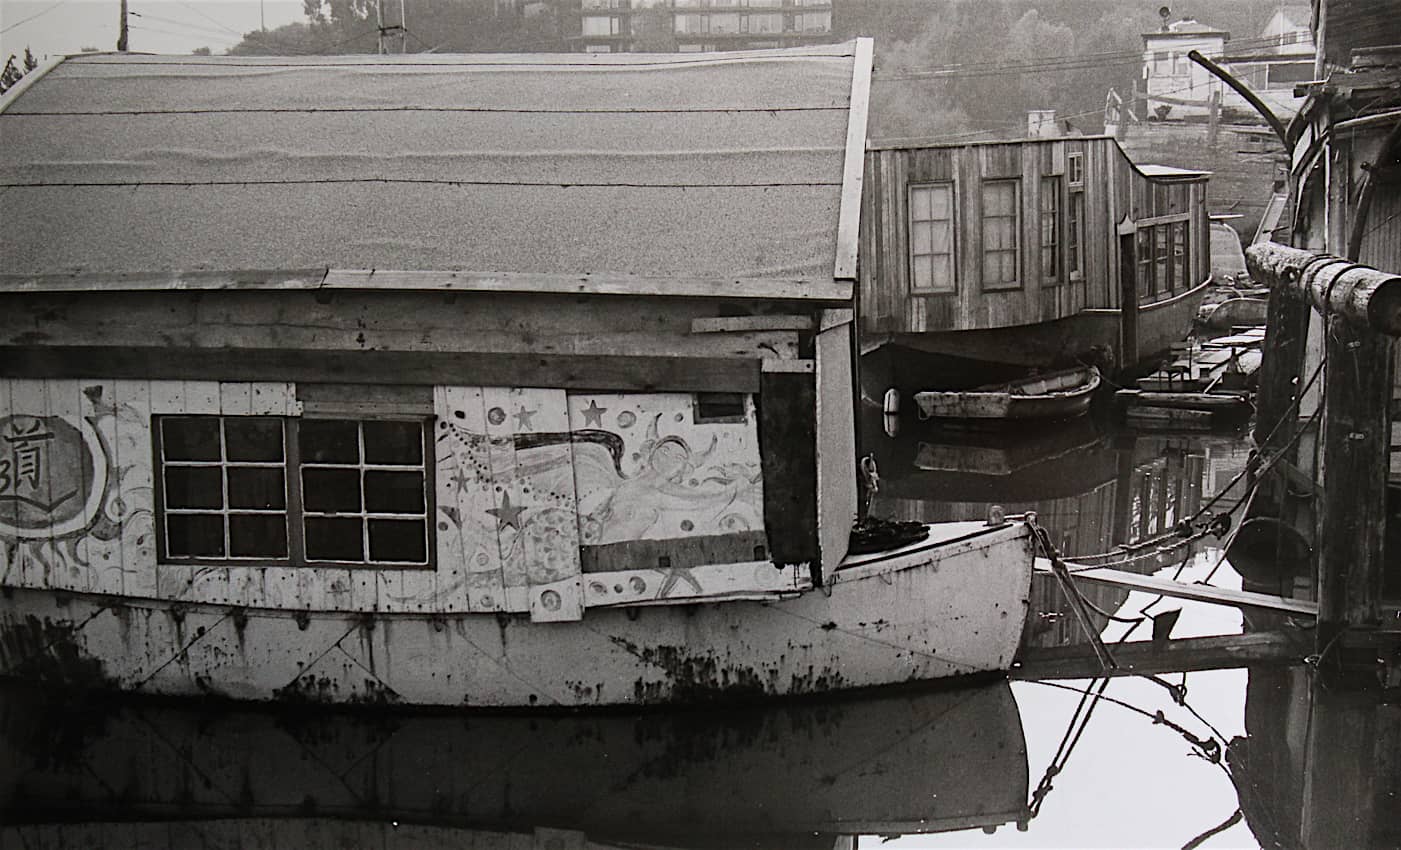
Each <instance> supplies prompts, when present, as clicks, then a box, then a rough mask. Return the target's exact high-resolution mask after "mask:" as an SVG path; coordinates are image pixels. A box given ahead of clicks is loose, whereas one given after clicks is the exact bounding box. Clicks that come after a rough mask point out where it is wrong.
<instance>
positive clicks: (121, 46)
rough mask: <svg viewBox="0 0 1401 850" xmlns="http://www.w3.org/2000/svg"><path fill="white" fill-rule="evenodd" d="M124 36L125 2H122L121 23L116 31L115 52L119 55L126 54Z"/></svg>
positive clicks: (125, 32) (124, 0)
mask: <svg viewBox="0 0 1401 850" xmlns="http://www.w3.org/2000/svg"><path fill="white" fill-rule="evenodd" d="M126 35H127V29H126V0H122V21H121V27H120V29H118V31H117V50H118V51H119V52H121V53H125V52H126Z"/></svg>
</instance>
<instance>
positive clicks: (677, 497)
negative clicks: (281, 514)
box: [0, 379, 806, 620]
mask: <svg viewBox="0 0 1401 850" xmlns="http://www.w3.org/2000/svg"><path fill="white" fill-rule="evenodd" d="M432 394H433V415H432V417H431V419H429V423H430V425H431V428H432V430H433V434H434V440H433V443H434V445H436V447H437V448H436V451H435V453H434V455H435V456H434V457H433V458H432V463H431V464H430V466H431V467H432V468H433V469H434V471H435V473H436V474H435V475H434V476H432V477H433V478H434V479H435V480H434V481H432V482H429V483H430V484H431V485H432V487H433V489H432V490H431V492H432V494H433V496H434V497H435V498H434V501H435V502H436V505H435V506H434V507H435V511H434V514H433V516H432V517H430V519H431V520H432V522H433V523H434V538H435V544H436V557H435V558H433V559H432V561H431V563H430V566H429V568H426V569H424V568H406V567H402V566H392V567H384V568H377V567H374V566H368V567H341V566H286V565H271V566H266V565H264V566H260V565H257V564H256V563H251V564H249V565H237V566H222V565H196V564H173V563H161V561H160V559H159V556H158V547H157V539H156V538H157V535H158V534H160V533H161V523H160V522H159V521H158V517H157V516H156V511H157V500H156V498H155V493H154V488H153V481H154V478H155V461H154V457H153V438H152V432H151V417H152V416H160V415H165V414H186V415H223V416H257V415H266V416H279V417H296V416H300V415H302V413H303V409H304V404H303V401H302V397H303V396H306V395H307V394H306V393H302V394H300V395H299V388H298V387H297V386H296V385H293V384H291V383H285V382H282V383H238V382H219V381H136V380H130V381H128V380H120V381H119V380H111V379H93V380H53V379H50V380H32V379H9V380H3V381H0V436H3V437H4V439H5V441H6V442H5V445H4V451H3V453H0V584H3V585H5V586H14V587H29V588H46V589H60V590H72V591H79V592H94V593H103V594H117V595H126V596H132V597H138V598H154V599H172V600H183V601H189V602H210V603H216V604H227V605H231V606H248V607H270V608H303V609H313V610H342V611H379V612H392V611H423V612H489V611H517V612H526V611H529V612H530V613H531V615H532V618H533V619H542V620H550V619H577V618H578V617H579V615H580V614H581V613H582V610H583V607H584V606H585V605H586V604H588V605H614V604H625V603H630V602H637V601H645V600H649V599H655V598H661V597H679V596H691V595H705V594H708V593H712V592H718V593H734V592H766V591H770V590H791V589H793V588H794V587H796V586H798V585H799V583H800V578H799V573H802V575H803V577H804V578H805V577H806V569H804V568H801V567H798V566H794V567H789V568H786V569H775V568H774V567H773V566H772V565H771V564H770V563H769V562H768V561H767V558H766V556H765V553H766V552H767V542H766V539H765V537H764V515H763V504H764V483H763V475H762V471H761V465H760V459H759V448H758V440H759V434H758V417H757V414H756V410H755V405H754V400H753V398H752V397H745V398H744V407H743V412H742V415H738V416H731V417H727V418H725V419H723V420H716V421H698V418H699V417H698V416H697V408H696V402H695V397H694V396H692V395H691V394H687V393H612V394H597V393H567V392H565V391H563V390H547V389H537V388H509V387H453V386H440V387H435V388H432ZM306 404H311V402H310V401H307V402H306ZM309 415H321V414H309ZM367 415H368V414H367ZM288 474H289V475H291V474H295V473H294V472H293V471H292V470H291V469H290V468H289V470H288ZM294 521H295V520H294ZM727 538H734V539H735V541H736V542H735V543H734V545H728V546H727V545H724V541H725V540H726V539H727ZM717 541H718V542H717ZM756 549H757V551H756ZM600 550H601V551H603V554H601V555H600V554H598V552H599V551H600ZM658 553H661V554H662V555H664V556H665V557H661V558H660V559H659V557H658ZM707 557H710V558H711V559H710V560H707ZM648 559H650V560H648ZM584 561H589V562H590V563H593V564H595V565H596V568H597V570H598V572H597V575H593V574H591V573H588V572H586V570H585V569H584V568H583V564H584ZM756 564H758V565H762V566H763V567H764V569H757V568H756ZM591 576H592V578H591ZM586 585H587V586H586Z"/></svg>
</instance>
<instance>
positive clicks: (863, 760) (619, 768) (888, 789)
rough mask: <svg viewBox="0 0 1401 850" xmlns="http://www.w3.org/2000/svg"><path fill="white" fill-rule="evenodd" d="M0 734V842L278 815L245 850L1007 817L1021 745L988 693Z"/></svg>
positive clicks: (3, 698)
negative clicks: (482, 833) (409, 828)
mask: <svg viewBox="0 0 1401 850" xmlns="http://www.w3.org/2000/svg"><path fill="white" fill-rule="evenodd" d="M0 736H3V737H2V738H0V754H3V755H4V758H3V759H2V760H0V761H3V764H4V765H5V766H4V767H0V811H3V812H4V813H5V817H4V818H3V820H4V821H5V822H6V823H7V824H11V826H10V827H9V830H8V831H9V832H10V834H11V835H12V836H13V835H15V834H18V835H20V836H25V837H30V836H33V835H42V834H46V833H45V831H44V829H35V828H32V827H31V828H24V827H18V826H15V825H16V824H24V823H27V824H44V823H46V822H50V823H51V822H56V821H72V820H138V821H139V820H146V819H151V820H154V819H161V820H165V819H184V820H189V821H203V822H205V823H203V824H201V825H200V826H201V828H202V829H209V828H210V826H211V824H210V822H213V821H215V820H217V819H224V818H242V819H255V818H267V819H272V818H278V819H282V820H284V821H285V824H284V825H282V826H275V825H270V824H268V823H267V822H263V825H262V826H261V827H260V829H271V830H273V831H274V832H275V833H276V834H277V835H279V836H283V837H286V838H288V841H287V842H284V841H281V840H279V841H277V842H268V843H265V844H262V845H260V846H278V847H292V846H295V847H302V846H308V845H306V844H303V843H300V842H292V841H291V839H292V838H294V837H297V836H299V835H300V833H299V832H298V830H299V829H303V828H304V827H303V826H301V825H300V824H302V823H304V821H303V819H314V818H330V819H341V818H345V819H352V820H361V821H364V822H366V825H367V827H370V831H371V833H372V834H377V833H373V829H374V827H373V823H374V822H380V823H382V822H384V821H391V820H393V821H401V822H404V823H406V824H414V823H416V824H433V825H438V826H440V827H445V828H447V827H456V828H457V829H451V830H449V832H450V833H456V834H457V839H456V841H455V842H452V843H453V845H454V846H465V845H464V844H462V841H461V836H462V831H463V830H464V829H465V828H468V827H470V828H474V829H482V828H485V829H493V830H524V831H527V832H529V831H530V830H531V829H533V828H538V827H547V828H554V829H569V830H578V831H582V832H586V833H587V834H588V835H589V836H590V837H591V838H592V839H594V840H606V839H612V840H626V841H635V842H644V843H656V844H672V845H693V846H699V845H702V844H710V845H714V844H716V843H718V842H719V840H722V839H723V840H724V841H725V842H726V843H730V842H737V841H741V840H742V839H743V838H745V837H751V838H754V837H761V836H773V837H777V836H789V837H794V838H801V837H803V836H811V835H812V833H827V834H829V835H830V834H831V833H859V832H878V833H900V832H933V831H940V830H947V829H962V828H967V827H971V826H980V825H988V826H992V825H998V824H1003V823H1007V822H1009V821H1015V820H1021V819H1024V818H1025V817H1026V813H1025V806H1026V799H1027V796H1026V795H1027V760H1026V748H1025V741H1024V738H1023V735H1022V728H1021V721H1020V718H1019V716H1018V713H1017V707H1016V703H1015V702H1014V701H1013V698H1012V693H1011V689H1010V687H1009V686H1008V685H1007V683H1006V682H1005V681H1003V682H997V683H994V684H992V685H988V686H982V687H977V688H960V689H948V688H942V689H932V690H930V689H925V690H923V691H921V692H906V693H900V694H886V695H882V696H880V697H878V698H861V699H844V700H831V701H826V702H820V703H817V702H802V703H786V704H776V705H769V706H766V707H763V708H761V709H755V708H745V709H725V710H714V709H713V710H709V711H681V712H646V713H641V714H619V713H609V714H597V713H595V714H586V715H580V714H573V715H557V716H533V717H525V716H520V715H516V716H483V715H476V716H473V717H470V718H467V717H462V716H460V715H454V714H444V713H432V714H426V713H421V712H420V713H416V714H393V713H384V712H344V711H339V712H338V711H330V712H327V711H319V712H314V713H312V712H300V711H292V712H289V711H287V710H267V709H253V710H240V711H231V710H227V707H224V706H218V707H214V708H211V709H203V710H191V709H190V708H189V707H188V706H183V705H177V704H175V703H171V702H162V703H153V702H152V701H149V700H126V701H117V702H115V703H114V704H111V705H102V706H100V707H98V706H93V707H91V708H87V709H84V708H82V707H81V706H80V705H79V704H75V703H73V702H72V701H64V700H63V699H62V695H61V694H51V693H45V692H40V691H35V690H31V689H23V690H20V689H14V688H7V689H5V690H0ZM113 789H120V793H114V791H113ZM321 822H322V823H328V824H329V823H334V821H330V820H328V821H321ZM342 826H343V827H345V825H344V824H343V825H342ZM347 828H348V827H347ZM46 829H49V830H56V829H59V828H58V827H52V826H50V827H47V828H46ZM284 829H285V830H287V831H286V832H285V833H284V832H281V830H284ZM116 831H117V830H116V829H115V828H114V832H116ZM216 832H217V829H216ZM352 834H353V833H352ZM4 835H6V832H5V831H0V836H4ZM334 835H336V832H334V831H332V832H330V833H329V834H328V837H330V836H334ZM0 843H7V842H6V841H5V840H4V839H3V838H0ZM774 843H775V842H773V841H769V842H766V843H765V846H772V845H773V844H774ZM831 843H832V842H831V840H830V839H829V840H828V841H827V842H826V846H827V847H830V846H831ZM26 846H33V845H32V844H30V845H26ZM46 846H47V845H46ZM72 846H78V845H72ZM87 846H114V844H112V843H108V842H103V841H97V842H94V843H93V844H90V845H87ZM142 846H145V845H142ZM215 846H223V845H215ZM311 846H342V845H339V844H335V845H328V844H325V843H321V844H319V845H318V844H317V843H315V842H313V844H312V845H311ZM346 846H368V845H366V844H363V843H359V842H352V843H351V844H350V845H346ZM374 846H380V845H379V844H377V843H376V844H375V845H374ZM435 846H439V845H435ZM440 846H449V845H448V844H447V843H445V844H443V845H440ZM472 846H479V845H475V844H474V845H472ZM488 846H491V845H488Z"/></svg>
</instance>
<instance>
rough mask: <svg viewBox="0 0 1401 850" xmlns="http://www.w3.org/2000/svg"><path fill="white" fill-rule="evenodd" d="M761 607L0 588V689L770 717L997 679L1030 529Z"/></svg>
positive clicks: (941, 545)
mask: <svg viewBox="0 0 1401 850" xmlns="http://www.w3.org/2000/svg"><path fill="white" fill-rule="evenodd" d="M932 529H933V531H934V533H933V534H932V535H931V538H930V540H927V541H924V542H923V543H919V544H913V545H911V546H907V547H904V548H902V549H899V550H895V551H894V552H887V553H880V554H876V555H866V556H860V557H851V558H848V559H847V561H846V562H845V563H844V565H843V568H842V569H841V570H839V571H838V572H836V573H835V574H834V575H833V576H830V577H829V578H828V580H827V582H826V587H823V588H818V589H813V590H809V591H806V592H802V593H796V594H795V595H794V596H792V597H789V598H784V599H778V600H767V601H746V600H734V601H724V602H710V603H693V604H684V605H641V606H630V607H617V608H599V609H591V610H590V611H589V612H588V613H587V614H586V616H585V617H584V619H582V620H581V621H578V622H563V623H539V622H536V623H532V622H531V621H530V619H529V617H528V616H525V615H507V614H470V613H463V614H428V613H411V612H402V613H363V612H362V613H357V612H318V611H296V610H287V609H271V608H251V607H248V608H245V607H231V606H228V605H217V604H208V603H189V602H173V601H169V600H156V599H136V598H126V597H120V596H112V595H98V594H89V593H72V592H65V591H52V590H39V589H26V588H6V589H5V595H6V598H5V599H4V601H3V605H0V676H7V677H12V678H19V679H25V680H32V681H40V682H48V683H52V684H60V685H67V686H76V687H85V688H86V687H95V688H111V689H117V690H121V691H130V692H140V693H148V694H160V695H169V696H219V697H227V698H232V699H239V700H255V701H277V702H316V703H387V704H403V705H455V706H479V707H495V708H506V707H512V708H514V707H567V708H579V707H589V706H615V705H650V704H666V703H676V702H692V701H698V700H706V699H725V700H730V699H751V698H761V697H782V696H795V695H803V694H816V693H825V692H830V691H839V690H848V689H857V688H869V687H876V686H881V685H890V684H895V683H902V682H912V681H919V680H926V679H939V678H946V677H954V676H961V675H969V674H976V673H986V672H990V671H1003V670H1006V669H1008V668H1009V667H1010V665H1011V663H1012V658H1013V656H1014V654H1015V652H1016V649H1017V645H1018V642H1019V640H1020V637H1021V633H1022V626H1023V622H1024V621H1025V618H1026V610H1027V605H1028V597H1029V592H1030V576H1031V569H1032V560H1033V553H1032V537H1031V531H1030V528H1029V527H1028V526H1026V525H1025V524H1021V523H1009V524H1006V525H1003V526H1000V527H996V528H987V527H984V526H983V525H982V524H980V523H948V524H943V525H937V526H933V527H932Z"/></svg>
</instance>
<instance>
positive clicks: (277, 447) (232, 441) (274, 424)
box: [224, 416, 282, 461]
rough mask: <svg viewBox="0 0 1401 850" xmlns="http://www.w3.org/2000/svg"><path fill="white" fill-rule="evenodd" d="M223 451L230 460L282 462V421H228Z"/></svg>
mask: <svg viewBox="0 0 1401 850" xmlns="http://www.w3.org/2000/svg"><path fill="white" fill-rule="evenodd" d="M224 451H225V452H227V453H228V459H229V460H256V461H280V460H282V420H281V419H274V418H273V417H270V416H230V417H228V418H226V419H225V420H224Z"/></svg>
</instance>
